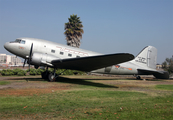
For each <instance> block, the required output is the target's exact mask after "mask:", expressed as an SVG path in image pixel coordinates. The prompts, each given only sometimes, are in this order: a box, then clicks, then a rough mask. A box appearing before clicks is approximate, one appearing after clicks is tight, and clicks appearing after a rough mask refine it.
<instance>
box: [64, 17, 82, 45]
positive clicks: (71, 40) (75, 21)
mask: <svg viewBox="0 0 173 120" xmlns="http://www.w3.org/2000/svg"><path fill="white" fill-rule="evenodd" d="M68 20H69V22H67V23H65V30H66V31H65V32H64V34H65V35H66V40H67V45H69V46H72V47H77V48H79V46H80V44H81V41H80V39H82V34H83V33H84V31H83V29H82V27H83V25H82V22H81V21H80V17H77V15H74V14H73V15H70V18H68Z"/></svg>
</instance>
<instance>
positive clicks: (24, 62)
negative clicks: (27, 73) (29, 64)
mask: <svg viewBox="0 0 173 120" xmlns="http://www.w3.org/2000/svg"><path fill="white" fill-rule="evenodd" d="M25 63H26V59H25V61H24V63H23V68H24V67H25Z"/></svg>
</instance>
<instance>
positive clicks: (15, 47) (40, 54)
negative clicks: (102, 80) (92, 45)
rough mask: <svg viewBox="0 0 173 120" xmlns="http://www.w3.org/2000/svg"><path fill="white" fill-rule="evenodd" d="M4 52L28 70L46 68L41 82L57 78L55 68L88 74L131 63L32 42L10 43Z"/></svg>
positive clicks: (122, 58) (128, 57) (123, 58)
mask: <svg viewBox="0 0 173 120" xmlns="http://www.w3.org/2000/svg"><path fill="white" fill-rule="evenodd" d="M4 48H5V49H6V50H8V51H9V52H11V53H12V54H15V55H16V56H19V57H22V58H24V59H25V61H24V65H23V66H25V63H26V61H27V62H28V64H29V68H30V65H34V66H35V68H38V67H39V66H45V67H47V70H46V72H43V73H42V78H48V79H49V80H50V81H54V80H55V79H56V78H57V75H56V74H55V71H56V69H57V68H62V69H73V70H80V71H86V72H89V71H92V70H96V69H100V68H104V67H107V66H111V65H116V64H120V63H123V62H127V61H129V60H132V59H134V56H133V55H132V54H129V53H117V54H106V55H103V54H100V53H96V52H92V51H88V50H83V49H79V48H74V47H69V46H66V45H61V44H58V43H55V42H50V41H46V40H42V39H35V38H17V39H16V40H15V41H13V42H7V43H5V45H4ZM48 67H51V68H54V73H49V72H48Z"/></svg>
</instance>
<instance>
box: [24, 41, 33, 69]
mask: <svg viewBox="0 0 173 120" xmlns="http://www.w3.org/2000/svg"><path fill="white" fill-rule="evenodd" d="M32 49H33V43H32V44H31V49H30V52H29V58H28V64H29V71H30V64H31V55H32ZM26 60H27V58H26V59H25V61H24V63H23V67H24V66H25V63H26Z"/></svg>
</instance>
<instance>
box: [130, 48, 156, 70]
mask: <svg viewBox="0 0 173 120" xmlns="http://www.w3.org/2000/svg"><path fill="white" fill-rule="evenodd" d="M133 61H134V62H135V63H136V64H137V65H139V66H145V67H149V68H153V69H155V68H156V63H157V49H156V48H155V47H153V46H147V47H145V48H144V49H143V50H142V51H141V52H140V53H139V54H138V55H137V57H136V58H135V59H134V60H133Z"/></svg>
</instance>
